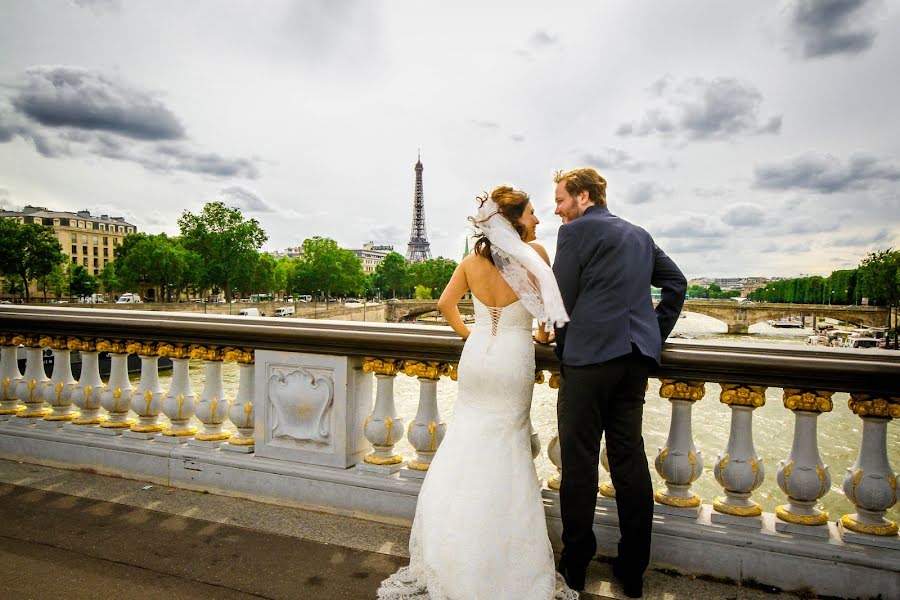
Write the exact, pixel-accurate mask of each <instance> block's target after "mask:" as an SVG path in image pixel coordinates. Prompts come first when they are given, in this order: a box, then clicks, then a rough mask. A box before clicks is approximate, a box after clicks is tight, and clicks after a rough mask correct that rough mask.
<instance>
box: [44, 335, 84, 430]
mask: <svg viewBox="0 0 900 600" xmlns="http://www.w3.org/2000/svg"><path fill="white" fill-rule="evenodd" d="M41 346H42V347H44V348H50V349H52V351H53V374H52V375H51V376H50V382H49V383H48V384H47V387H46V388H45V391H44V398H45V400H46V401H47V402H49V404H50V413H49V414H47V415H45V416H44V419H43V421H41V422H39V424H40V425H41V426H43V427H53V428H58V427H62V426H63V425H64V424H65V423H67V422H69V421H71V420H72V419H74V418H75V417H77V416H78V410H77V407H75V406H73V405H72V397H71V394H72V390H73V389H74V388H75V384H76V381H75V377H74V376H73V375H72V353H71V351H70V350H69V345H68V340H66V338H63V337H49V336H47V337H42V338H41Z"/></svg>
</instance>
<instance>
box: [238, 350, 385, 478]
mask: <svg viewBox="0 0 900 600" xmlns="http://www.w3.org/2000/svg"><path fill="white" fill-rule="evenodd" d="M256 382H257V385H256V398H255V403H254V406H255V408H256V422H255V438H256V455H257V456H263V457H268V458H277V459H282V460H288V461H292V462H298V463H305V464H313V465H325V466H331V467H339V468H348V467H351V466H353V465H355V464H356V463H357V462H359V461H360V460H362V457H363V455H364V454H365V452H366V451H367V450H368V445H367V444H366V443H360V440H358V439H357V438H358V437H360V436H361V435H362V433H361V428H360V427H359V426H358V425H359V423H362V421H363V420H364V419H365V416H366V415H367V414H368V412H369V411H370V409H371V402H372V378H371V375H370V374H369V373H364V372H363V371H362V360H361V359H356V358H352V357H347V356H325V355H319V354H305V353H300V352H274V351H268V350H258V351H257V352H256ZM363 442H365V440H364V439H363Z"/></svg>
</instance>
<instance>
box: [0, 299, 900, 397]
mask: <svg viewBox="0 0 900 600" xmlns="http://www.w3.org/2000/svg"><path fill="white" fill-rule="evenodd" d="M0 332H8V333H23V334H27V335H53V336H82V337H84V336H88V337H99V338H104V337H106V338H116V339H132V338H134V339H140V340H144V341H168V342H173V341H174V342H183V343H185V344H216V345H222V346H225V345H228V346H244V347H250V348H254V349H262V350H290V351H308V352H317V353H322V354H337V355H356V356H378V357H382V358H399V359H416V360H420V361H421V360H432V361H438V362H457V361H458V360H459V356H460V353H461V351H462V347H463V342H462V340H460V339H459V337H458V336H456V334H454V333H453V331H452V330H451V329H450V328H448V327H436V326H431V325H429V326H422V325H412V324H403V325H399V324H390V323H359V322H348V321H327V320H312V319H275V318H268V317H266V318H254V317H238V316H229V315H198V314H196V313H177V312H155V311H134V310H130V311H118V310H107V309H96V308H92V309H85V308H58V307H43V306H2V307H0ZM536 359H537V367H538V368H539V369H546V370H551V371H557V370H559V362H558V361H557V359H556V357H555V356H554V354H553V350H552V348H550V347H546V346H537V348H536ZM653 376H655V377H659V378H671V379H684V380H699V381H716V382H730V383H745V384H753V385H766V386H772V387H798V388H806V389H827V390H831V391H837V392H861V393H872V394H879V395H882V396H884V395H888V396H893V397H897V396H900V385H898V383H897V382H898V381H900V353H896V354H891V353H887V352H884V351H878V350H858V349H853V350H850V349H839V348H826V349H819V348H807V347H801V346H785V345H778V344H753V345H751V344H746V343H740V342H732V343H729V344H722V343H715V342H712V343H711V342H706V343H704V342H697V341H689V340H672V341H669V342H666V344H665V345H664V348H663V353H662V366H661V367H660V368H659V369H656V370H655V371H654V372H653Z"/></svg>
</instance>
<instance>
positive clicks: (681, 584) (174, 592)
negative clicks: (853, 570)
mask: <svg viewBox="0 0 900 600" xmlns="http://www.w3.org/2000/svg"><path fill="white" fill-rule="evenodd" d="M408 535H409V530H408V528H406V527H403V526H400V525H390V524H383V523H376V522H373V521H370V520H364V519H358V518H353V517H351V516H344V515H334V514H327V513H322V512H315V511H310V510H302V509H299V508H294V507H286V506H278V505H272V504H263V503H258V502H253V501H249V500H244V499H239V498H229V497H224V496H214V495H211V494H205V493H201V492H194V491H188V490H183V489H177V488H169V487H165V486H157V485H151V484H147V483H142V482H138V481H131V480H126V479H118V478H113V477H104V476H100V475H93V474H89V473H82V472H77V471H67V470H61V469H53V468H50V467H43V466H38V465H29V464H22V463H16V462H9V461H0V564H2V565H3V566H4V569H3V571H4V576H3V577H2V578H0V598H4V599H9V600H18V599H34V600H43V599H48V600H49V599H57V598H66V599H67V600H81V599H84V600H89V599H90V600H97V599H104V598H128V599H134V600H143V599H145V598H146V599H148V600H149V599H150V598H154V599H158V598H166V599H170V600H182V599H184V600H193V599H198V600H199V599H207V598H216V599H222V600H231V599H235V600H238V599H241V600H242V599H250V598H267V599H268V598H271V599H286V600H287V599H298V600H307V599H308V600H330V599H335V600H337V599H340V600H356V599H360V600H363V599H374V597H375V590H376V589H377V587H378V584H379V582H380V581H381V580H382V579H384V578H385V577H387V575H389V574H390V573H393V572H394V571H395V570H396V569H397V568H399V567H400V566H403V565H404V564H406V562H407V556H406V544H407V543H408ZM610 575H611V574H610V569H609V566H608V565H606V564H605V563H602V562H596V563H594V564H593V565H592V568H591V571H590V573H589V578H588V590H587V591H588V592H591V593H587V594H583V595H582V598H584V600H604V599H605V600H608V599H619V598H624V596H623V595H622V593H621V588H619V587H618V586H617V585H616V584H614V583H611V582H610V579H611V576H610ZM779 597H784V598H791V599H793V598H795V597H794V596H790V595H788V594H777V593H765V592H764V591H760V590H755V589H748V588H742V587H736V586H731V585H726V584H720V583H714V582H708V581H700V580H696V579H693V578H689V577H680V576H672V575H666V574H664V573H661V572H658V571H653V572H650V573H648V576H647V584H646V586H645V594H644V598H646V599H647V600H663V599H665V600H689V599H690V600H694V599H698V600H703V599H734V600H762V599H766V600H769V599H773V598H779Z"/></svg>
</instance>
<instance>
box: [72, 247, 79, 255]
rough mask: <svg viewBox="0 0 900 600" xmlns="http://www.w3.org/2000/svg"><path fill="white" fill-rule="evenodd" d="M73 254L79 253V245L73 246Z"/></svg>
mask: <svg viewBox="0 0 900 600" xmlns="http://www.w3.org/2000/svg"><path fill="white" fill-rule="evenodd" d="M72 254H73V255H74V254H78V246H72Z"/></svg>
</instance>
